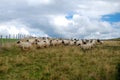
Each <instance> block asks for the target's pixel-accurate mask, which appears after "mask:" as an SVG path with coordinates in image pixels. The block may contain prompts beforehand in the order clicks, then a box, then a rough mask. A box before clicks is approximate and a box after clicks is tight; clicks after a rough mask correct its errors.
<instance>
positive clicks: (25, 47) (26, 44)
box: [17, 41, 32, 50]
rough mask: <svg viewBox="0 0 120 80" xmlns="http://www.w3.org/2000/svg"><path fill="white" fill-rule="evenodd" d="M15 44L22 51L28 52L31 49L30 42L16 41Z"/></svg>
mask: <svg viewBox="0 0 120 80" xmlns="http://www.w3.org/2000/svg"><path fill="white" fill-rule="evenodd" d="M17 44H18V46H19V47H20V48H21V49H22V50H28V49H30V48H31V47H32V44H31V43H30V42H24V41H18V42H17Z"/></svg>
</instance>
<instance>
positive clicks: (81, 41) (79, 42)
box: [75, 40, 84, 46]
mask: <svg viewBox="0 0 120 80" xmlns="http://www.w3.org/2000/svg"><path fill="white" fill-rule="evenodd" d="M75 43H76V45H77V46H79V45H82V44H84V41H83V40H77V41H76V42H75Z"/></svg>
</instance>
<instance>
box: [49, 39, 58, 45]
mask: <svg viewBox="0 0 120 80" xmlns="http://www.w3.org/2000/svg"><path fill="white" fill-rule="evenodd" d="M50 45H51V46H57V45H58V40H56V39H53V40H50Z"/></svg>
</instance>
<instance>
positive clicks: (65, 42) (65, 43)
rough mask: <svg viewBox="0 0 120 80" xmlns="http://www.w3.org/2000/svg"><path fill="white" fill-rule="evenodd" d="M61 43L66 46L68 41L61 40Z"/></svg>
mask: <svg viewBox="0 0 120 80" xmlns="http://www.w3.org/2000/svg"><path fill="white" fill-rule="evenodd" d="M62 43H63V44H64V45H65V46H66V45H69V43H70V41H69V40H63V41H62Z"/></svg>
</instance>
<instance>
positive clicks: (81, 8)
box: [0, 0, 120, 38]
mask: <svg viewBox="0 0 120 80" xmlns="http://www.w3.org/2000/svg"><path fill="white" fill-rule="evenodd" d="M116 13H120V3H119V0H91V1H89V0H74V1H69V0H43V1H41V0H3V1H0V34H17V33H22V34H30V35H34V36H35V35H36V36H50V37H67V38H71V37H75V38H91V37H93V38H112V37H119V34H120V32H119V31H120V28H119V23H120V22H119V21H118V22H112V23H111V22H109V21H103V20H102V18H103V17H104V15H110V14H116ZM3 30H5V31H6V32H2V31H3Z"/></svg>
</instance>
